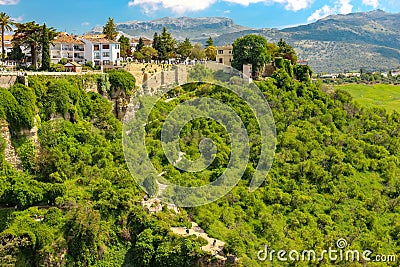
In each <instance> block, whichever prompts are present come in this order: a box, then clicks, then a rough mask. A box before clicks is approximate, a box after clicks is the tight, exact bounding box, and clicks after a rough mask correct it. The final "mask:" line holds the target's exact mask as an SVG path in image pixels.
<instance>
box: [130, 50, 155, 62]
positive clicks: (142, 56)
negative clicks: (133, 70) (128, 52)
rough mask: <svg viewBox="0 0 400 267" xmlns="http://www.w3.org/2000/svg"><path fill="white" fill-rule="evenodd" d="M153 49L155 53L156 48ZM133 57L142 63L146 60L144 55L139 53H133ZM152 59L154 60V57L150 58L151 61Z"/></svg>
mask: <svg viewBox="0 0 400 267" xmlns="http://www.w3.org/2000/svg"><path fill="white" fill-rule="evenodd" d="M150 48H152V47H150ZM152 49H153V50H154V51H155V49H154V48H152ZM132 57H133V58H134V59H137V60H138V61H140V62H142V61H143V60H144V59H145V57H144V55H143V54H142V53H140V52H138V51H135V52H133V54H132ZM151 58H152V56H150V60H151Z"/></svg>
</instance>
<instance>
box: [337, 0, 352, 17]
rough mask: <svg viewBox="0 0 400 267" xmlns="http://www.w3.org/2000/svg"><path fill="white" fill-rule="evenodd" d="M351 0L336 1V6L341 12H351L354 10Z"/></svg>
mask: <svg viewBox="0 0 400 267" xmlns="http://www.w3.org/2000/svg"><path fill="white" fill-rule="evenodd" d="M350 2H351V0H339V1H337V2H336V6H335V8H337V9H339V14H349V13H351V12H352V11H353V5H352V4H350Z"/></svg>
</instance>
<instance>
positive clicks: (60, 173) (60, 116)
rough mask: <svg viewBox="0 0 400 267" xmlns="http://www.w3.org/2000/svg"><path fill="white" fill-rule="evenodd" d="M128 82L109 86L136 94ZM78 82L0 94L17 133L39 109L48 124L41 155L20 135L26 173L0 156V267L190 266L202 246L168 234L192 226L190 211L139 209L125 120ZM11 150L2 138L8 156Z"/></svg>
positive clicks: (17, 141) (36, 81)
mask: <svg viewBox="0 0 400 267" xmlns="http://www.w3.org/2000/svg"><path fill="white" fill-rule="evenodd" d="M114 74H115V76H117V77H118V76H119V75H123V74H121V73H114ZM109 75H110V77H111V76H112V75H113V73H110V74H109ZM101 77H103V76H101ZM101 77H98V76H93V77H91V76H88V77H85V79H86V82H89V81H90V79H92V80H93V81H94V82H99V83H100V82H101V81H102V78H101ZM125 78H128V84H124V83H122V84H119V83H118V82H115V81H114V80H112V79H111V86H112V88H119V89H121V90H127V91H128V90H132V88H131V87H132V81H133V87H134V80H132V79H129V77H125ZM80 79H81V78H80V77H66V78H60V79H57V78H49V77H48V78H46V79H42V77H31V78H30V80H29V87H24V86H22V85H15V86H14V87H12V88H11V89H10V91H8V90H5V89H1V90H0V97H1V99H2V101H1V102H0V103H1V105H0V110H1V114H2V115H1V116H2V117H1V118H2V119H3V120H4V119H6V120H7V121H8V123H9V125H10V127H11V126H12V125H14V121H16V122H19V120H21V121H23V122H24V123H20V125H21V127H22V128H23V129H30V128H31V127H32V125H30V124H28V123H27V122H26V117H27V118H30V114H31V112H32V110H34V111H37V112H38V114H39V115H40V117H41V123H40V124H38V127H39V132H38V138H39V142H40V153H37V152H38V151H37V148H36V147H35V145H34V144H33V143H32V141H30V140H28V139H26V138H25V137H19V136H18V135H15V136H14V137H13V144H14V146H15V147H16V151H17V153H18V154H19V156H20V158H21V161H22V165H23V168H24V171H23V172H17V171H15V170H14V169H13V168H12V167H11V166H10V165H9V164H8V163H7V162H5V161H4V156H2V157H1V158H0V159H1V165H0V166H1V168H0V219H1V220H0V221H1V223H0V265H1V266H15V265H16V266H58V265H60V266H171V265H170V264H172V263H174V264H176V265H174V266H192V262H194V261H195V260H196V259H198V258H199V257H201V256H202V255H203V254H202V252H201V251H200V249H199V248H200V246H201V245H204V242H203V241H202V240H200V239H197V238H195V237H188V238H182V237H178V236H176V235H173V234H171V232H170V227H171V226H183V225H187V224H188V221H187V215H186V213H185V212H184V211H183V213H182V214H179V215H177V214H175V213H173V212H171V211H169V210H167V209H165V210H164V211H162V212H160V213H158V214H157V215H151V214H148V213H147V212H146V211H145V210H144V209H143V208H142V207H139V206H137V205H136V202H137V201H139V200H141V199H142V197H143V195H144V193H143V192H142V191H140V190H139V189H138V187H137V186H136V183H135V182H134V180H133V178H132V177H131V175H130V173H129V172H128V170H127V168H126V165H125V160H124V156H123V152H122V145H121V144H122V141H121V122H120V121H118V120H117V119H116V117H115V116H114V115H113V110H112V103H111V102H110V100H108V99H106V98H104V97H103V96H101V95H99V94H96V93H87V92H85V91H84V90H83V89H82V81H81V80H80ZM117 81H118V79H117ZM122 86H125V87H124V88H120V87H122ZM100 87H101V86H100ZM119 89H118V90H119ZM111 90H114V89H111ZM27 99H29V100H30V106H28V105H27V103H26V102H27V101H26V100H27ZM20 107H24V108H20ZM34 114H35V113H34ZM4 148H5V142H4V140H3V139H2V138H0V151H1V152H2V155H4V154H3V152H4ZM14 209H16V210H14ZM141 256H142V257H141Z"/></svg>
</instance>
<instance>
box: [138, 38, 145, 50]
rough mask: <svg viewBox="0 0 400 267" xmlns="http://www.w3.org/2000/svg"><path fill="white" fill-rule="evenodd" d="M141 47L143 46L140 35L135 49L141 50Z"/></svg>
mask: <svg viewBox="0 0 400 267" xmlns="http://www.w3.org/2000/svg"><path fill="white" fill-rule="evenodd" d="M143 47H144V42H143V38H142V37H140V38H139V42H138V44H137V46H136V51H141V50H142V48H143Z"/></svg>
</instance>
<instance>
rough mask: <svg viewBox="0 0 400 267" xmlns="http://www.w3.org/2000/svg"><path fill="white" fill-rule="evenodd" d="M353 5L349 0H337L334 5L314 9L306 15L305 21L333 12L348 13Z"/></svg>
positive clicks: (320, 17) (321, 17)
mask: <svg viewBox="0 0 400 267" xmlns="http://www.w3.org/2000/svg"><path fill="white" fill-rule="evenodd" d="M367 1H368V0H367ZM372 1H373V0H372ZM353 7H354V6H353V5H352V4H351V0H337V1H336V2H335V5H334V6H328V5H325V6H323V7H322V8H320V9H317V10H315V12H314V13H313V14H312V15H311V16H309V17H308V19H307V22H308V23H310V22H314V21H317V20H320V19H323V18H325V17H327V16H330V15H333V14H349V13H351V12H352V11H353Z"/></svg>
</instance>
